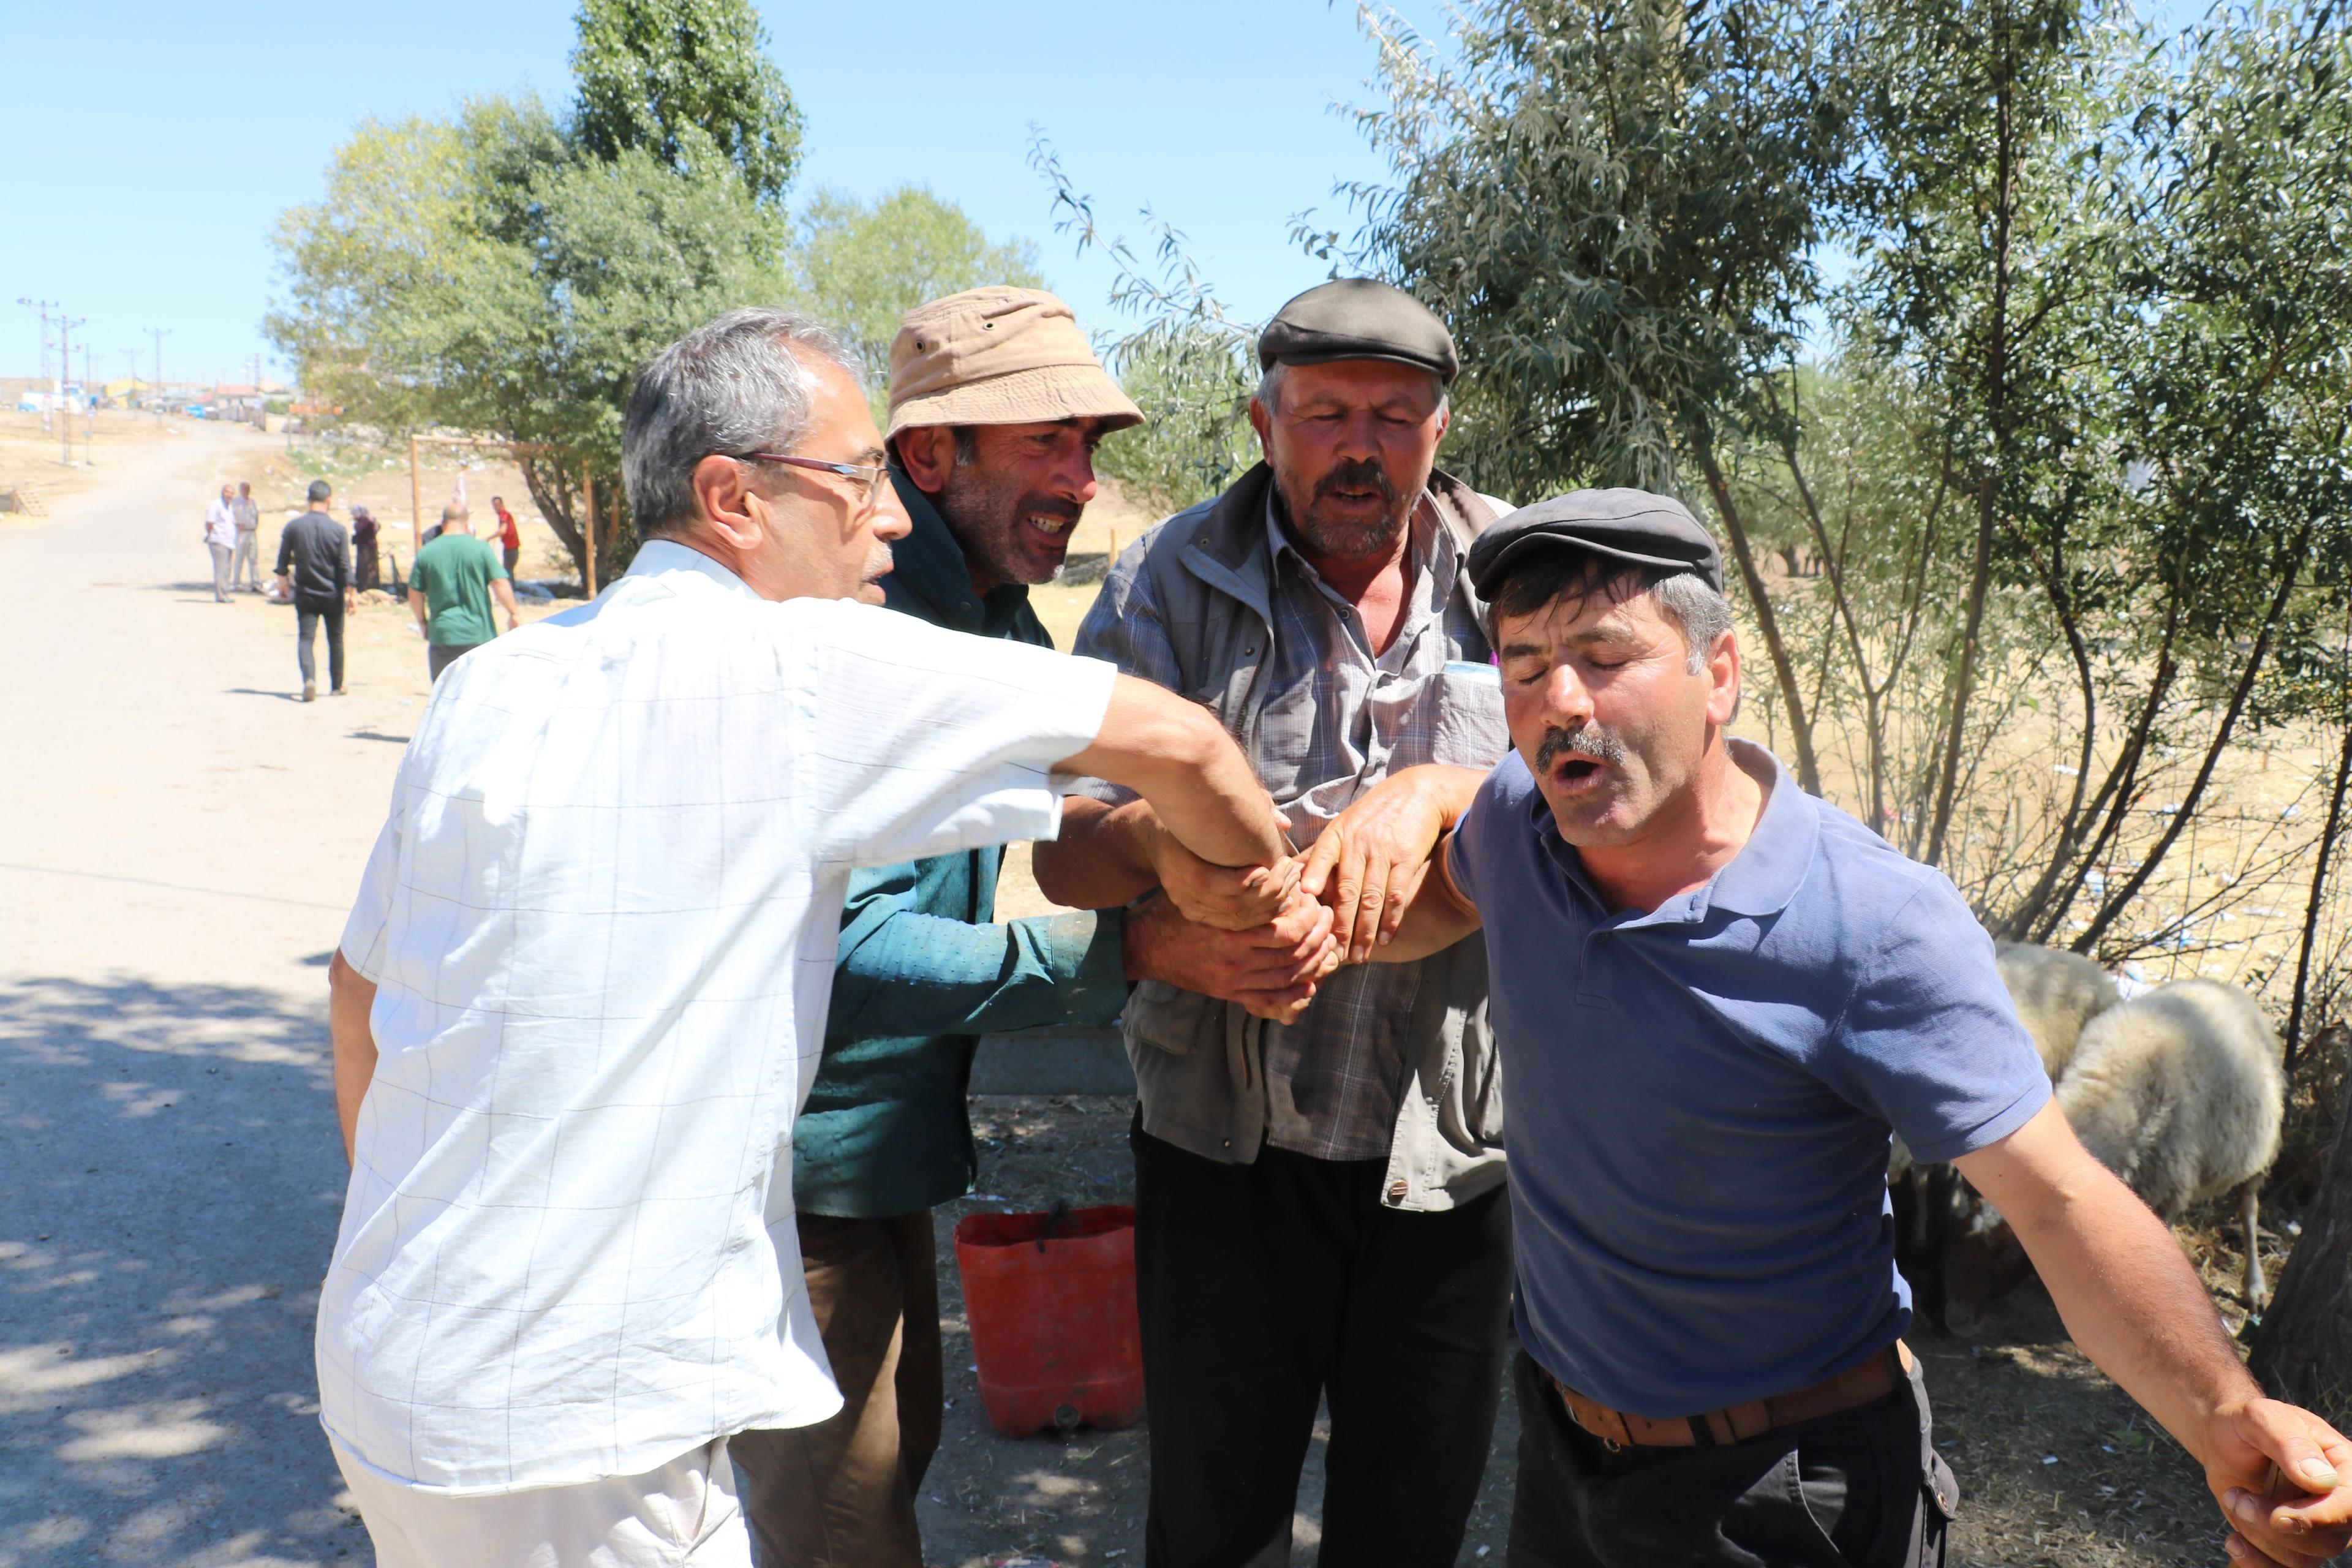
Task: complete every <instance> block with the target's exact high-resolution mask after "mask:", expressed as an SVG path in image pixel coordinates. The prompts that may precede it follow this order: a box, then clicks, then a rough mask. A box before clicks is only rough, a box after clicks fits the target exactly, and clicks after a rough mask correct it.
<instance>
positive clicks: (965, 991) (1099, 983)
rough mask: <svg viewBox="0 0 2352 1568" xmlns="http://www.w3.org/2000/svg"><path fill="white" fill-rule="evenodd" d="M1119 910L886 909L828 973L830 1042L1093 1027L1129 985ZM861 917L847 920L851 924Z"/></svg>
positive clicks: (847, 943)
mask: <svg viewBox="0 0 2352 1568" xmlns="http://www.w3.org/2000/svg"><path fill="white" fill-rule="evenodd" d="M1119 919H1120V917H1119V916H1118V913H1117V912H1116V911H1109V912H1106V913H1104V914H1101V915H1094V914H1074V915H1049V916H1041V917H1037V918H1034V919H1029V920H1020V921H1006V922H1003V923H1002V924H996V925H973V924H971V923H970V922H968V921H958V920H950V919H947V918H944V917H942V916H938V915H929V914H923V913H920V912H919V911H915V910H897V911H894V912H893V913H891V914H890V915H889V916H888V917H887V919H884V920H882V921H877V922H875V923H873V924H872V925H871V926H869V927H866V929H864V930H860V931H856V937H855V939H854V945H851V944H850V943H851V939H850V938H849V937H848V936H847V935H846V934H845V945H844V948H843V951H842V954H841V959H840V963H839V964H838V966H837V967H836V968H835V971H834V977H833V1006H832V1009H831V1011H830V1012H829V1013H828V1014H827V1015H826V1019H825V1034H826V1037H828V1038H833V1039H874V1038H882V1037H895V1036H904V1035H979V1034H987V1033H990V1032H992V1031H996V1030H1003V1029H1028V1028H1035V1027H1037V1026H1041V1025H1046V1024H1065V1023H1068V1024H1100V1023H1106V1022H1108V1020H1110V1019H1111V1018H1113V1017H1116V1016H1118V1010H1119V1007H1120V1005H1121V1004H1123V1003H1124V1002H1125V1000H1126V997H1127V984H1126V978H1125V973H1124V964H1123V962H1122V959H1121V953H1120V943H1119ZM858 923H860V922H853V927H854V928H855V926H856V924H858Z"/></svg>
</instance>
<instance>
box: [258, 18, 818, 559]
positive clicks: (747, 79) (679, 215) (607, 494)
mask: <svg viewBox="0 0 2352 1568" xmlns="http://www.w3.org/2000/svg"><path fill="white" fill-rule="evenodd" d="M581 27H582V34H583V37H582V44H581V47H580V49H579V51H578V52H577V54H576V55H575V57H574V58H575V64H576V65H578V67H579V68H581V69H582V71H583V82H582V101H581V105H580V108H579V110H578V112H577V113H576V115H575V116H574V117H573V118H572V120H569V121H566V120H562V119H559V118H558V117H557V116H555V115H554V114H552V113H551V112H550V111H549V110H547V109H546V108H545V106H543V105H542V104H541V103H540V102H539V101H538V100H536V99H531V98H522V99H499V98H493V99H486V100H477V101H475V102H472V103H469V104H467V106H466V108H465V109H464V110H463V111H462V112H461V113H460V114H459V115H458V116H457V118H456V119H455V120H454V121H425V120H409V121H401V122H398V123H395V124H382V123H377V122H373V121H372V122H369V123H367V124H363V125H362V127H361V128H360V130H359V132H357V133H355V134H354V135H353V137H352V140H351V141H350V142H348V143H346V144H345V145H344V146H343V147H342V148H341V149H340V150H339V151H338V153H337V154H336V158H335V162H334V163H333V165H332V166H331V168H330V170H329V172H328V177H327V188H326V190H325V192H324V193H323V194H322V195H321V197H320V200H319V201H317V202H315V203H310V204H306V205H302V206H298V207H295V208H292V209H290V210H289V211H288V212H287V213H286V214H285V215H284V216H282V217H281V218H280V219H279V222H278V232H277V246H278V254H279V258H280V261H281V264H282V267H283V270H284V276H285V285H286V298H285V299H284V300H283V301H282V303H281V304H280V305H279V306H278V308H277V309H275V310H273V311H272V312H271V314H270V316H269V317H268V320H267V321H266V322H265V328H266V330H267V331H268V332H269V334H270V335H271V337H272V338H273V340H274V341H275V342H278V344H279V345H280V346H281V347H282V348H283V349H284V350H285V351H286V352H287V353H289V355H290V356H291V357H293V358H294V359H295V360H296V361H297V362H298V363H299V364H300V365H301V366H302V375H303V380H304V383H305V384H306V385H308V386H311V387H314V388H316V389H317V390H318V391H319V392H320V394H321V395H323V396H324V397H326V398H327V399H329V400H331V401H333V402H336V403H339V404H341V405H343V407H344V409H345V411H346V417H347V418H348V419H349V420H351V421H352V422H354V423H357V424H361V425H365V426H373V427H374V428H375V429H377V430H378V431H380V432H382V433H383V434H385V435H386V436H390V437H398V436H400V435H404V434H405V433H406V432H409V431H412V430H417V429H420V428H429V427H441V428H449V429H456V430H460V431H464V432H467V433H468V434H472V435H478V436H486V437H499V438H503V439H506V440H510V441H517V442H523V443H529V444H531V445H535V446H540V447H548V448H551V450H548V451H545V452H539V453H531V454H526V455H525V456H523V458H521V462H522V468H523V471H524V475H525V478H526V479H527V480H528V482H529V483H530V489H531V492H532V496H533V499H534V500H536V501H537V502H538V503H539V507H540V510H541V513H542V514H543V515H544V516H545V517H546V518H547V520H548V521H549V523H550V524H551V526H552V527H553V529H554V530H555V532H556V534H557V536H558V537H559V538H561V539H562V541H563V542H564V544H565V546H566V547H567V548H568V549H569V550H570V551H571V552H572V558H573V560H574V562H575V563H578V564H579V565H581V566H582V567H583V570H584V568H585V564H586V534H587V528H586V522H587V519H586V517H585V515H584V510H583V501H584V500H585V496H586V491H587V489H588V487H589V486H590V485H592V484H593V487H594V491H595V500H596V521H597V528H596V533H597V541H598V546H599V555H600V562H599V565H600V568H601V570H600V576H602V577H604V578H607V579H609V577H610V575H611V574H612V572H613V571H614V569H615V568H617V567H619V566H620V565H622V564H624V563H625V562H626V560H627V558H628V555H629V553H630V552H631V549H632V543H631V541H632V534H631V532H630V530H629V528H628V513H627V502H626V498H625V494H624V492H623V489H622V486H621V483H620V428H621V416H622V411H623V409H624V407H625V404H626V402H627V398H628V392H629V388H630V385H631V384H632V383H633V382H634V380H635V375H636V374H637V372H638V370H639V369H640V368H641V367H642V366H643V365H644V364H645V363H646V361H647V360H648V359H649V358H651V357H652V355H653V354H654V353H656V351H657V350H659V349H660V348H661V347H662V346H663V345H664V344H666V343H667V342H671V341H672V340H674V339H676V338H677V337H678V336H679V335H680V334H682V333H683V332H685V331H688V330H690V329H691V328H693V327H694V326H697V325H698V324H699V323H701V322H702V321H708V320H709V318H710V317H712V316H714V315H717V314H719V313H720V312H721V311H723V310H730V309H732V308H734V307H736V306H739V305H741V304H744V303H747V302H750V301H753V300H776V299H781V298H784V297H786V296H788V295H789V294H790V293H791V291H792V288H793V280H792V279H791V277H790V276H789V274H788V272H787V270H786V268H785V266H784V256H785V252H786V250H787V249H788V247H789V243H790V228H789V224H788V220H787V219H786V217H785V216H784V214H783V211H782V206H781V204H780V203H779V202H778V201H777V200H776V197H777V195H778V194H779V193H780V192H781V190H782V181H783V179H784V178H786V177H787V176H788V175H789V173H790V156H789V155H790V153H791V152H792V149H793V147H795V146H796V145H797V136H798V129H797V124H798V122H797V120H796V119H795V118H794V117H793V114H792V111H791V103H790V100H789V97H788V96H786V95H784V93H783V90H782V82H781V80H780V79H774V73H773V68H772V67H770V66H768V65H767V64H766V63H765V62H764V61H754V62H752V63H751V64H745V63H744V62H743V61H742V60H741V59H740V58H736V56H735V55H732V54H730V52H729V51H730V49H734V50H736V51H737V53H740V49H753V50H756V45H757V42H758V36H759V35H758V28H757V25H756V22H755V21H754V20H753V18H752V16H751V12H750V11H749V10H748V9H747V8H745V7H742V6H740V5H719V4H718V3H717V0H707V3H703V0H698V3H696V4H690V5H680V6H677V7H674V8H667V9H666V8H662V7H658V6H656V7H650V8H648V7H642V6H640V7H631V6H625V5H606V4H603V3H601V0H591V3H590V4H589V5H584V6H583V9H582V12H581ZM721 44H724V45H726V46H727V47H719V46H720V45H721ZM664 47H668V48H671V49H673V50H674V51H675V52H674V53H673V54H671V55H669V56H667V57H664V56H662V55H661V53H660V51H661V49H662V48H664ZM730 59H732V60H734V64H733V66H732V67H730V69H731V70H732V71H733V75H732V76H731V77H730V76H727V75H726V73H725V72H721V73H720V75H721V77H723V78H724V79H726V80H728V81H731V82H733V83H734V87H733V88H732V89H730V101H729V106H728V109H727V111H726V112H725V113H723V114H717V115H715V116H714V118H713V119H712V121H711V122H710V126H709V128H705V127H698V126H697V125H693V124H688V123H685V122H683V121H676V120H675V118H674V117H675V116H677V115H678V114H682V113H686V112H689V111H694V110H696V102H695V100H692V99H691V98H690V96H689V97H683V98H682V97H680V96H679V95H678V94H677V93H673V92H669V91H668V90H667V89H666V88H664V89H662V90H659V91H656V90H655V89H654V88H653V87H648V88H646V90H645V91H644V92H643V93H641V94H640V95H639V98H638V99H635V100H626V101H627V102H629V103H635V105H636V106H637V108H639V109H643V110H644V111H645V112H644V114H643V115H641V116H639V117H638V118H637V119H635V120H630V119H628V117H627V116H626V115H624V114H623V113H622V107H624V106H625V105H624V99H625V95H622V97H615V96H614V94H615V92H616V91H617V90H618V89H615V88H614V85H613V84H614V82H616V81H619V80H622V79H625V78H628V72H629V71H635V72H637V73H638V75H637V77H636V78H631V79H640V80H641V82H642V83H652V84H655V87H659V86H660V84H663V83H669V82H674V81H680V80H684V79H688V78H689V77H694V78H696V79H698V80H700V79H701V78H700V77H698V76H697V71H698V69H699V68H708V67H709V66H710V65H711V64H712V63H713V62H714V61H716V62H717V63H719V64H721V65H724V64H726V62H727V61H729V60H730ZM629 61H635V65H628V63H627V62H629ZM755 67H756V68H755ZM615 73H618V74H617V75H616V74H615ZM714 79H715V78H714ZM763 83H764V84H766V86H765V87H762V86H761V84H763ZM754 88H758V89H760V90H759V91H753V90H752V89H754ZM767 88H772V89H773V90H772V91H768V90H766V89H767ZM630 112H631V113H635V110H630ZM665 116H668V117H672V118H669V119H666V118H664V117H665ZM631 126H634V127H635V130H631V129H629V127H631ZM672 131H675V132H677V134H676V135H672V134H671V133H670V132H672ZM698 137H699V138H702V139H703V140H702V141H701V142H697V138H698ZM697 145H703V146H711V145H719V146H724V147H727V148H729V149H730V155H729V156H727V157H704V156H698V155H696V154H695V153H694V148H695V147H696V146H697ZM681 149H683V151H682V152H681Z"/></svg>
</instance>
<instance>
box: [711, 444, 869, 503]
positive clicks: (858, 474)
mask: <svg viewBox="0 0 2352 1568" xmlns="http://www.w3.org/2000/svg"><path fill="white" fill-rule="evenodd" d="M735 460H736V461H737V462H739V463H786V464H790V465H791V466H792V467H793V468H814V469H816V470H817V471H818V472H819V473H825V474H839V475H840V476H841V477H842V478H843V479H856V481H857V482H858V483H859V484H862V485H864V486H865V487H866V493H865V495H863V496H862V497H860V498H859V500H858V504H859V505H860V506H866V507H870V506H872V505H873V504H874V503H875V502H877V501H878V500H881V499H882V487H883V486H884V485H885V484H887V483H888V482H889V479H890V465H889V464H887V463H877V464H874V465H873V466H872V467H870V468H869V467H867V466H866V465H865V464H863V463H828V462H826V461H825V460H824V459H823V458H790V457H786V456H785V455H784V454H783V453H782V452H741V453H737V454H736V455H735Z"/></svg>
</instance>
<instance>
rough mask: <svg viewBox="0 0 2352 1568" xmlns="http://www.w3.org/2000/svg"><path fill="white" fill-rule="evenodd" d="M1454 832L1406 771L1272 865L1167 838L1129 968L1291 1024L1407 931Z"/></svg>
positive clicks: (1139, 913)
mask: <svg viewBox="0 0 2352 1568" xmlns="http://www.w3.org/2000/svg"><path fill="white" fill-rule="evenodd" d="M1269 804H1270V803H1269ZM1444 825H1445V813H1444V807H1443V804H1442V802H1441V800H1440V799H1439V798H1438V797H1437V795H1436V794H1435V792H1433V790H1431V789H1429V788H1425V787H1423V781H1420V780H1417V779H1416V778H1414V777H1413V776H1412V774H1411V773H1406V774H1400V775H1399V776H1398V777H1396V778H1392V779H1389V780H1386V781H1384V782H1382V783H1381V784H1377V785H1375V786H1374V787H1373V788H1371V789H1370V790H1367V791H1366V792H1365V793H1364V794H1363V795H1361V796H1360V797H1359V798H1358V799H1357V800H1356V801H1355V802H1353V803H1352V804H1351V805H1349V807H1348V809H1347V810H1346V811H1344V812H1342V813H1341V814H1340V815H1339V816H1338V817H1336V818H1334V819H1333V820H1332V821H1331V822H1330V823H1328V824H1327V825H1326V826H1325V827H1324V829H1323V832H1322V834H1321V835H1320V836H1319V837H1318V838H1317V839H1316V841H1315V843H1314V845H1313V846H1312V847H1310V848H1309V849H1308V850H1307V853H1306V854H1305V855H1303V856H1297V857H1293V858H1286V859H1285V860H1283V861H1281V862H1280V863H1278V864H1276V865H1275V866H1271V867H1252V868H1245V869H1242V870H1235V869H1233V868H1227V867H1223V866H1213V865H1211V864H1209V863H1208V862H1207V861H1204V860H1202V859H1201V858H1199V857H1197V856H1195V855H1193V854H1192V852H1191V851H1189V850H1187V849H1186V848H1185V847H1183V846H1182V845H1181V844H1179V843H1177V842H1176V840H1175V838H1174V837H1172V836H1171V835H1169V834H1166V833H1160V834H1159V835H1157V837H1156V839H1155V842H1154V843H1153V846H1152V861H1153V865H1154V867H1155V868H1156V870H1157V871H1158V874H1159V878H1160V892H1159V893H1158V894H1157V895H1155V896H1154V897H1152V898H1151V899H1150V900H1147V901H1146V902H1145V903H1143V904H1141V905H1139V906H1138V907H1137V908H1136V909H1135V910H1133V911H1132V912H1131V913H1130V914H1129V931H1128V947H1129V973H1130V974H1133V975H1134V976H1136V977H1137V978H1139V979H1142V978H1149V979H1158V980H1165V981H1167V982H1169V983H1170V984H1175V985H1179V986H1181V987H1182V988H1183V989H1185V990H1187V991H1194V992H1198V993H1200V994H1202V995H1207V996H1215V997H1218V998H1220V999H1222V1000H1223V1001H1228V1002H1234V1003H1237V1004H1239V1005H1241V1006H1243V1007H1244V1008H1246V1009H1247V1010H1248V1011H1249V1012H1250V1013H1251V1014H1252V1015H1254V1016H1257V1017H1261V1018H1265V1019H1269V1020H1271V1021H1273V1022H1276V1023H1289V1022H1291V1021H1293V1020H1295V1019H1296V1018H1297V1016H1299V1015H1300V1014H1301V1013H1303V1012H1305V1011H1306V1010H1307V1004H1308V1003H1310V1002H1311V1001H1313V1000H1314V998H1315V992H1316V987H1317V986H1318V985H1319V984H1321V983H1322V982H1323V981H1324V980H1325V979H1327V978H1328V977H1329V975H1330V974H1331V973H1332V972H1333V971H1334V970H1336V969H1338V968H1339V965H1340V964H1342V963H1364V962H1366V961H1367V960H1369V959H1370V957H1371V955H1372V952H1373V949H1374V948H1375V947H1376V946H1378V945H1379V944H1381V943H1383V942H1387V941H1388V940H1389V939H1390V938H1391V937H1392V936H1394V935H1395V933H1396V930H1397V923H1398V921H1401V920H1402V918H1403V916H1404V911H1405V910H1406V908H1407V906H1408V905H1409V904H1410V903H1411V901H1412V897H1413V894H1414V893H1415V892H1416V891H1417V890H1418V889H1419V888H1420V886H1421V882H1422V879H1423V878H1424V877H1425V876H1426V875H1427V874H1428V868H1429V855H1430V850H1431V848H1432V847H1433V846H1434V845H1435V843H1436V842H1437V839H1438V837H1439V836H1440V835H1441V834H1442V833H1443V832H1444Z"/></svg>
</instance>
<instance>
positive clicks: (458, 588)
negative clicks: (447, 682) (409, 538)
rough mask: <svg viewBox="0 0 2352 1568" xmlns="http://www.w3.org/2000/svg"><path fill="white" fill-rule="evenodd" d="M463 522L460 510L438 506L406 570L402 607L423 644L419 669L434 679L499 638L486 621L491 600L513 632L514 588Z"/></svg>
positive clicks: (494, 557)
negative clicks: (431, 528) (437, 518)
mask: <svg viewBox="0 0 2352 1568" xmlns="http://www.w3.org/2000/svg"><path fill="white" fill-rule="evenodd" d="M468 522H469V520H468V518H467V513H466V509H465V508H464V507H462V506H458V505H456V504H454V503H452V504H451V505H448V506H445V507H443V508H442V509H441V527H440V528H439V530H438V531H436V533H435V535H434V537H433V538H432V539H431V540H430V541H429V542H427V543H426V544H425V548H424V549H422V550H420V551H418V552H416V562H415V565H413V566H411V567H410V568H409V572H408V607H409V608H410V609H411V610H412V611H414V612H415V615H416V629H417V631H418V632H420V633H421V634H423V636H424V637H425V645H426V648H425V667H426V668H428V669H430V670H431V671H432V672H433V679H436V680H439V679H441V672H442V671H443V670H445V669H446V668H449V667H450V666H451V665H452V664H454V663H456V662H457V660H458V659H459V658H462V657H463V656H464V655H466V654H467V653H469V652H471V651H472V650H473V649H475V648H478V647H481V646H482V645H483V644H484V643H486V642H488V641H489V640H490V639H491V638H492V637H496V636H498V635H499V634H498V628H497V627H496V626H493V625H492V624H491V621H490V600H491V599H492V598H493V597H496V598H497V600H498V602H499V608H500V609H502V610H504V611H505V612H506V616H507V630H509V631H512V630H514V629H515V598H514V587H513V585H512V584H509V582H508V581H507V569H506V567H505V566H504V565H503V564H501V563H499V557H498V554H497V552H494V551H493V550H491V548H490V547H489V545H488V543H487V542H484V541H482V540H479V539H477V538H475V537H474V535H473V531H472V530H471V528H470V527H469V526H468Z"/></svg>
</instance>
